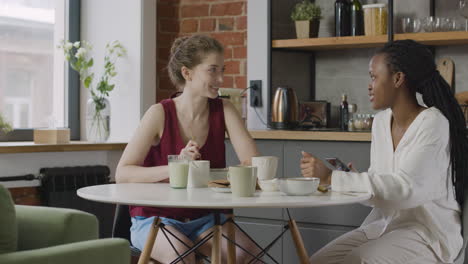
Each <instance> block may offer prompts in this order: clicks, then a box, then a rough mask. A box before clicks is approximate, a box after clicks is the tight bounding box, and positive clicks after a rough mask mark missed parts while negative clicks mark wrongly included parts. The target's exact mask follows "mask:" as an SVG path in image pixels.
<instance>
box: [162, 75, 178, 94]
mask: <svg viewBox="0 0 468 264" xmlns="http://www.w3.org/2000/svg"><path fill="white" fill-rule="evenodd" d="M158 81H159V89H160V90H174V91H175V90H176V87H175V86H174V84H172V82H171V79H169V77H163V76H159V77H158Z"/></svg>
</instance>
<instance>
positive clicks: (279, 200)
mask: <svg viewBox="0 0 468 264" xmlns="http://www.w3.org/2000/svg"><path fill="white" fill-rule="evenodd" d="M77 194H78V196H80V197H82V198H84V199H87V200H92V201H97V202H104V203H115V204H128V205H138V206H156V207H179V208H212V209H222V208H225V209H226V208H303V207H318V206H332V205H343V204H351V203H358V202H363V201H366V200H368V199H369V198H370V197H371V195H370V194H369V193H338V192H328V193H325V194H323V193H320V192H318V191H317V192H316V193H314V194H312V195H309V196H287V195H285V194H283V193H281V192H262V191H257V192H256V193H255V196H253V197H233V196H232V194H231V193H219V192H215V191H213V190H212V189H211V188H196V189H172V188H170V187H169V184H168V183H122V184H106V185H95V186H89V187H84V188H81V189H79V190H78V191H77ZM157 221H159V219H157V218H155V223H154V226H155V228H153V229H152V231H151V232H150V235H149V236H148V240H147V243H146V245H145V248H144V250H143V252H142V254H141V257H140V261H139V262H138V263H139V264H141V263H145V264H146V263H147V262H148V260H149V256H150V252H151V249H152V248H153V245H154V240H155V238H156V234H157V232H158V226H159V222H157ZM289 226H290V230H291V233H292V237H293V241H294V243H295V246H296V250H297V253H298V255H299V259H300V260H301V263H309V260H308V255H307V251H306V250H305V247H304V244H303V242H302V237H301V235H300V233H299V229H298V228H297V225H296V222H295V221H294V219H290V221H289ZM213 232H214V235H213V252H212V257H211V261H212V263H220V261H221V257H220V256H221V255H220V246H219V245H220V241H221V234H222V232H221V227H220V226H215V227H214V231H213ZM230 244H232V243H230ZM234 249H235V246H234ZM234 252H235V251H234ZM228 255H229V257H228V263H235V254H230V253H229V252H228ZM231 256H234V257H233V258H231Z"/></svg>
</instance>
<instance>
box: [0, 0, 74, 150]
mask: <svg viewBox="0 0 468 264" xmlns="http://www.w3.org/2000/svg"><path fill="white" fill-rule="evenodd" d="M65 12H67V14H68V16H66V17H67V18H68V19H67V21H65V27H66V29H67V30H66V36H67V37H68V40H70V41H72V42H74V41H79V40H80V22H81V19H80V17H81V0H67V1H65ZM64 69H65V72H64V75H65V76H64V77H65V80H66V81H65V82H66V84H67V86H68V89H66V91H65V97H64V101H65V102H64V105H65V123H66V124H67V123H68V127H69V128H70V139H71V140H80V76H79V74H78V73H77V72H76V71H74V70H73V69H72V68H71V67H70V66H69V64H68V63H67V66H66V67H64ZM33 131H34V128H27V129H15V130H13V131H11V132H10V133H8V134H0V142H2V141H33Z"/></svg>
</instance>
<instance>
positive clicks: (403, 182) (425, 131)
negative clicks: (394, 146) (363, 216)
mask: <svg viewBox="0 0 468 264" xmlns="http://www.w3.org/2000/svg"><path fill="white" fill-rule="evenodd" d="M429 123H432V122H429ZM440 126H441V124H439V127H431V126H422V127H421V129H420V130H419V132H418V135H417V136H416V139H415V141H416V142H414V143H412V144H411V145H412V146H411V148H410V149H409V150H408V151H407V152H406V153H405V154H402V155H401V157H400V158H399V159H400V161H399V167H398V168H397V169H396V170H395V172H394V173H380V172H378V171H373V170H372V169H370V170H369V171H368V172H367V173H350V172H348V173H346V172H339V171H336V172H333V174H332V190H335V191H355V192H370V193H372V194H373V198H374V199H377V200H380V201H381V202H384V203H386V204H387V205H389V206H392V207H393V208H399V209H405V208H414V207H417V206H419V205H422V204H424V203H425V202H427V201H431V200H434V199H438V198H440V197H442V196H443V195H445V194H446V192H447V186H446V180H447V177H448V175H449V174H448V163H449V157H450V156H449V151H448V128H441V127H440ZM371 155H378V153H372V154H371Z"/></svg>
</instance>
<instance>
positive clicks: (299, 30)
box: [295, 19, 320, 39]
mask: <svg viewBox="0 0 468 264" xmlns="http://www.w3.org/2000/svg"><path fill="white" fill-rule="evenodd" d="M295 23H296V36H297V38H298V39H301V38H316V37H318V31H319V26H320V20H319V19H313V20H310V21H309V20H298V21H295Z"/></svg>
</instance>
